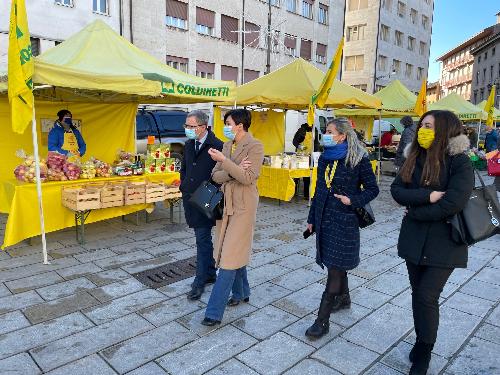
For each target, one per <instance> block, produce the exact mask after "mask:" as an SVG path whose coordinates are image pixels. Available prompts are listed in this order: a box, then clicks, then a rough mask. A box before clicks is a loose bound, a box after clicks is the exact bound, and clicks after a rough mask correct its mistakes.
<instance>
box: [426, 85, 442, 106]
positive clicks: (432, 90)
mask: <svg viewBox="0 0 500 375" xmlns="http://www.w3.org/2000/svg"><path fill="white" fill-rule="evenodd" d="M440 93H441V90H440V88H439V82H438V81H436V82H429V83H427V96H426V99H427V104H432V103H435V102H437V101H438V100H439V99H440V96H439V94H440Z"/></svg>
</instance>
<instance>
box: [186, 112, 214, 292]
mask: <svg viewBox="0 0 500 375" xmlns="http://www.w3.org/2000/svg"><path fill="white" fill-rule="evenodd" d="M207 124H208V116H207V115H206V114H205V113H204V112H203V111H200V110H196V111H192V112H190V113H189V114H188V115H187V118H186V124H185V125H184V128H185V130H186V136H187V137H188V138H189V140H188V141H187V142H186V144H185V145H184V157H183V160H182V167H181V186H180V190H181V192H182V201H183V204H184V213H185V217H186V222H187V224H188V225H189V227H190V228H193V229H194V234H195V236H196V259H197V265H196V277H195V279H194V282H193V284H192V285H191V291H190V292H189V293H188V295H187V297H188V298H189V299H191V300H197V299H199V298H200V297H201V295H202V294H203V291H204V288H205V285H206V284H209V283H213V282H215V278H216V269H215V262H214V258H213V251H214V246H213V242H212V227H213V226H214V225H215V221H213V220H210V219H208V218H207V217H206V216H205V215H204V214H203V213H202V212H201V211H200V210H198V209H197V208H196V207H194V206H193V205H191V203H189V199H190V198H191V194H193V193H194V192H195V191H196V189H198V187H199V186H200V184H201V183H202V182H203V181H206V180H209V179H210V177H211V173H212V169H213V168H214V167H215V161H213V160H212V158H211V157H210V156H209V155H208V150H209V149H210V148H215V149H217V150H222V146H223V142H222V141H221V140H220V139H218V138H217V137H216V136H215V135H214V133H212V132H211V131H210V130H209V129H208V128H207Z"/></svg>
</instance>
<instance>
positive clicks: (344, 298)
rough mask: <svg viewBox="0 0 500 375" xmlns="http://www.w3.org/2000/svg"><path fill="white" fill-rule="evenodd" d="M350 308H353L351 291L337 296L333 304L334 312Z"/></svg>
mask: <svg viewBox="0 0 500 375" xmlns="http://www.w3.org/2000/svg"><path fill="white" fill-rule="evenodd" d="M349 308H351V296H350V294H349V292H347V293H345V294H341V295H338V296H335V300H334V301H333V305H332V312H335V311H339V310H341V309H349Z"/></svg>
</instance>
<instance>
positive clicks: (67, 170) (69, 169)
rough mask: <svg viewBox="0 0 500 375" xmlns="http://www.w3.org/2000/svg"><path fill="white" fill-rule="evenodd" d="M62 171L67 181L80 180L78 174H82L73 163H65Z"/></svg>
mask: <svg viewBox="0 0 500 375" xmlns="http://www.w3.org/2000/svg"><path fill="white" fill-rule="evenodd" d="M63 171H64V174H65V175H66V177H67V178H68V180H70V181H73V180H78V179H79V178H80V174H81V173H82V170H81V168H80V167H79V166H78V165H77V164H74V163H68V162H66V163H65V164H64V166H63Z"/></svg>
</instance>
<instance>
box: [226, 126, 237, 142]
mask: <svg viewBox="0 0 500 375" xmlns="http://www.w3.org/2000/svg"><path fill="white" fill-rule="evenodd" d="M224 136H225V137H226V138H227V139H230V140H231V141H232V140H234V138H235V137H236V134H234V133H233V127H232V126H224Z"/></svg>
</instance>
